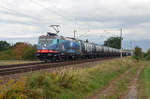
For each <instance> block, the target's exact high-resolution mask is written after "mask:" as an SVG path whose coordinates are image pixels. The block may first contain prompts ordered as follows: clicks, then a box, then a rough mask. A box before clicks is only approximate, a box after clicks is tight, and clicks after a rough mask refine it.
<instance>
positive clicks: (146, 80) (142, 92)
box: [138, 62, 150, 99]
mask: <svg viewBox="0 0 150 99" xmlns="http://www.w3.org/2000/svg"><path fill="white" fill-rule="evenodd" d="M138 85H139V86H138V98H139V99H150V62H147V63H146V64H145V67H144V69H143V71H142V72H141V75H140V78H139V84H138Z"/></svg>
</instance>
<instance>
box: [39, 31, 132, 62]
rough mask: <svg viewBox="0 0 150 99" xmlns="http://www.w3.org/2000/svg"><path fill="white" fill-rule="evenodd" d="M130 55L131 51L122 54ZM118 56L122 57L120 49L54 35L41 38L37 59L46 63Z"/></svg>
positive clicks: (48, 34) (50, 34) (49, 34)
mask: <svg viewBox="0 0 150 99" xmlns="http://www.w3.org/2000/svg"><path fill="white" fill-rule="evenodd" d="M130 54H131V53H130V52H129V51H125V50H124V51H123V52H122V55H123V56H128V55H130ZM117 56H120V49H115V48H110V47H106V46H100V45H98V44H95V43H90V42H88V41H83V40H79V39H76V38H70V37H63V36H58V35H57V34H54V33H47V35H42V36H40V37H39V42H38V45H37V57H38V59H40V60H44V61H49V60H50V61H58V60H61V61H65V60H69V59H81V58H97V57H117Z"/></svg>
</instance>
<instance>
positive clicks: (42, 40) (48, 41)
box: [39, 39, 57, 45]
mask: <svg viewBox="0 0 150 99" xmlns="http://www.w3.org/2000/svg"><path fill="white" fill-rule="evenodd" d="M56 41H57V40H55V39H39V44H42V45H43V44H48V45H51V44H55V43H56Z"/></svg>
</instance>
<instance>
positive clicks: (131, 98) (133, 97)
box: [89, 66, 144, 99]
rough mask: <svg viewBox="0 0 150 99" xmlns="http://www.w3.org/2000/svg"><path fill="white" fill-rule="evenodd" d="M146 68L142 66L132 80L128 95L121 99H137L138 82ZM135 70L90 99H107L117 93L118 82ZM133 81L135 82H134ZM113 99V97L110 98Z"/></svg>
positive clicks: (121, 76)
mask: <svg viewBox="0 0 150 99" xmlns="http://www.w3.org/2000/svg"><path fill="white" fill-rule="evenodd" d="M143 68H144V66H141V67H140V68H139V69H138V70H137V72H136V75H135V76H134V78H133V77H132V78H130V79H131V84H130V85H129V88H128V90H127V91H126V94H125V95H123V96H122V97H121V99H137V87H136V86H137V81H138V78H139V75H140V73H141V71H142V69H143ZM132 69H133V68H131V69H129V70H128V71H126V72H125V73H123V74H122V75H120V76H119V77H117V78H116V79H115V80H113V81H112V82H111V83H110V84H109V85H108V86H107V87H105V88H104V89H103V90H102V91H100V92H98V93H96V94H95V95H94V96H92V97H90V98H89V99H105V97H106V96H110V94H111V93H113V92H114V91H115V88H117V82H119V81H120V80H121V78H125V77H127V75H128V74H129V73H130V71H132ZM132 79H133V80H132ZM109 98H110V99H111V96H110V97H109Z"/></svg>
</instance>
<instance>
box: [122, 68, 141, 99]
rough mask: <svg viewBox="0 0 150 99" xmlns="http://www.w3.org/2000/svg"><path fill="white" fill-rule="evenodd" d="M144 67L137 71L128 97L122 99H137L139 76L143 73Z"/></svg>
mask: <svg viewBox="0 0 150 99" xmlns="http://www.w3.org/2000/svg"><path fill="white" fill-rule="evenodd" d="M143 68H144V66H141V67H140V69H139V70H138V71H137V74H136V77H135V78H134V79H133V81H131V86H129V91H128V93H127V94H126V95H124V96H122V98H121V99H137V83H138V78H139V75H140V73H141V71H142V69H143Z"/></svg>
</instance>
